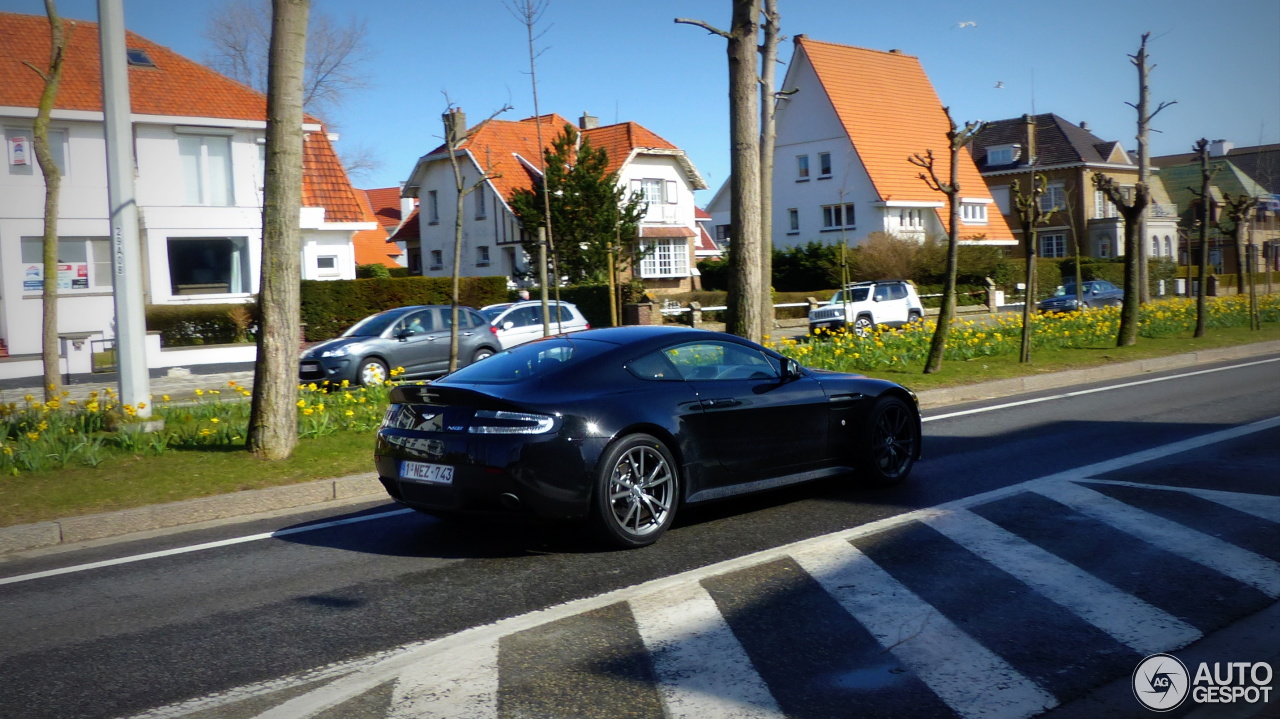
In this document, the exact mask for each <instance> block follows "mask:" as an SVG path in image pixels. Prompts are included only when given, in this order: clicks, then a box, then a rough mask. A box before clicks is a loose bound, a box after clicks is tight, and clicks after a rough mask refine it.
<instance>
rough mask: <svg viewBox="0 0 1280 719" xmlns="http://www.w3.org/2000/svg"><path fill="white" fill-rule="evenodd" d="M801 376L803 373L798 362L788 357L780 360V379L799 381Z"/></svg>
mask: <svg viewBox="0 0 1280 719" xmlns="http://www.w3.org/2000/svg"><path fill="white" fill-rule="evenodd" d="M802 375H803V371H802V370H801V369H800V363H799V362H797V361H795V360H793V359H791V358H790V357H784V358H783V359H782V379H784V380H794V379H800V377H801V376H802Z"/></svg>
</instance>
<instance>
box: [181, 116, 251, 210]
mask: <svg viewBox="0 0 1280 719" xmlns="http://www.w3.org/2000/svg"><path fill="white" fill-rule="evenodd" d="M174 132H175V133H176V134H177V135H178V162H179V166H180V167H181V170H180V173H181V175H182V182H183V191H184V193H185V194H184V195H183V203H184V204H185V205H187V206H189V207H234V206H235V204H236V191H235V160H234V157H233V156H234V154H235V153H234V149H235V148H234V145H235V143H234V142H233V141H232V140H233V138H232V135H231V133H229V132H228V133H221V132H216V131H207V130H194V129H188V128H182V127H177V128H174ZM184 140H185V141H187V143H186V144H187V145H188V146H189V144H190V141H193V140H199V142H200V146H199V148H198V150H199V152H198V154H195V155H190V154H187V153H186V152H184V149H183V145H184V142H183V141H184ZM212 141H217V142H218V143H226V146H227V156H226V160H225V166H224V171H225V173H226V186H225V187H224V188H223V190H225V192H226V195H225V202H222V201H219V200H220V199H224V198H220V197H219V192H218V191H215V190H214V189H213V188H214V185H215V184H221V183H215V180H216V179H217V178H216V177H214V176H213V174H212V173H211V169H212V167H213V160H212V159H211V157H210V155H209V147H210V144H211V142H212ZM185 157H194V158H195V160H196V168H195V171H196V174H197V177H196V178H195V180H196V187H195V188H194V191H193V188H192V187H191V180H192V178H191V177H189V176H188V175H187V169H186V164H185V160H184V159H183V158H185Z"/></svg>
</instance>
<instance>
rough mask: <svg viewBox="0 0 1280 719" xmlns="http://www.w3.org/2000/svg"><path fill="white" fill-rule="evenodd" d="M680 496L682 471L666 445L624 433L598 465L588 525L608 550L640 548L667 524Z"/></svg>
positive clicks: (655, 539) (658, 534)
mask: <svg viewBox="0 0 1280 719" xmlns="http://www.w3.org/2000/svg"><path fill="white" fill-rule="evenodd" d="M637 477H638V478H639V480H638V481H637ZM679 497H680V472H679V469H678V468H677V466H676V462H675V459H674V458H673V457H672V456H671V452H670V451H668V450H667V448H666V446H665V445H664V444H663V443H662V442H661V441H659V440H658V439H657V438H656V437H651V436H649V435H647V434H632V435H627V436H625V437H622V438H621V439H619V440H617V441H616V442H614V443H613V444H611V445H609V448H608V449H606V450H605V452H604V455H603V456H601V458H600V463H599V464H598V465H597V466H596V482H595V497H594V500H593V506H592V516H591V521H592V524H593V525H594V528H595V530H596V534H597V535H598V536H599V537H600V538H601V539H603V540H604V541H605V542H607V543H608V544H609V545H611V546H614V547H621V548H624V549H632V548H635V547H644V546H647V545H650V544H653V543H654V542H656V541H658V538H659V537H661V536H662V534H663V533H664V532H666V531H667V528H668V527H670V526H671V522H672V521H673V520H674V519H675V515H676V505H677V504H678V503H679Z"/></svg>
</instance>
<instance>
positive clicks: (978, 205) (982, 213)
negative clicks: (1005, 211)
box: [960, 202, 987, 225]
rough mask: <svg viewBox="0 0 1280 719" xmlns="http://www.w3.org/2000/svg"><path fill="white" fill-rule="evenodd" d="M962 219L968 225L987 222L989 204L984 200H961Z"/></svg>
mask: <svg viewBox="0 0 1280 719" xmlns="http://www.w3.org/2000/svg"><path fill="white" fill-rule="evenodd" d="M960 221H961V222H963V223H965V224H966V225H985V224H987V205H986V203H982V202H961V203H960Z"/></svg>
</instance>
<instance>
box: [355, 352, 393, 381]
mask: <svg viewBox="0 0 1280 719" xmlns="http://www.w3.org/2000/svg"><path fill="white" fill-rule="evenodd" d="M356 378H357V379H359V380H360V384H362V385H364V386H365V387H375V386H377V385H380V384H382V383H383V382H385V381H386V380H387V366H386V365H385V364H383V363H382V360H380V359H378V358H376V357H367V358H365V359H362V360H360V367H359V369H357V370H356Z"/></svg>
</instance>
